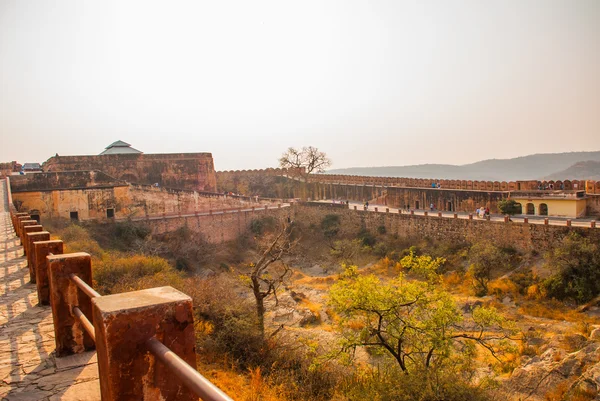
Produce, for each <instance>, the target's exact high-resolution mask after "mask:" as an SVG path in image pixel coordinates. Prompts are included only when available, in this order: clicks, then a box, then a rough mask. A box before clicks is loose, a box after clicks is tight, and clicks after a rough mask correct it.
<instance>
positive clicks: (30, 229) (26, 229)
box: [21, 220, 44, 261]
mask: <svg viewBox="0 0 600 401" xmlns="http://www.w3.org/2000/svg"><path fill="white" fill-rule="evenodd" d="M31 221H35V220H31ZM40 231H44V227H42V226H40V225H39V224H37V221H36V222H35V224H28V225H26V226H23V231H22V232H21V244H22V245H23V255H25V256H27V255H28V254H29V243H28V242H27V234H29V233H37V232H40ZM28 261H29V259H28Z"/></svg>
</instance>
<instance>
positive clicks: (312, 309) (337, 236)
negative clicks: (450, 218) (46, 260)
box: [46, 215, 600, 401]
mask: <svg viewBox="0 0 600 401" xmlns="http://www.w3.org/2000/svg"><path fill="white" fill-rule="evenodd" d="M340 224H341V223H340V219H339V218H336V215H324V216H323V218H322V221H321V222H320V224H306V223H303V219H302V218H301V216H297V218H296V221H295V222H293V223H287V222H285V221H283V222H280V221H277V220H275V219H273V218H262V219H257V220H255V221H253V222H252V224H251V230H250V231H249V232H248V234H247V235H246V236H243V237H241V238H239V239H238V240H237V241H234V242H230V243H227V244H222V245H218V246H217V245H208V244H203V243H202V242H200V241H198V239H197V238H195V237H194V236H193V235H192V234H191V232H190V231H189V230H188V229H187V228H186V227H181V228H180V229H179V230H177V231H176V232H173V233H171V234H169V235H167V236H162V237H152V236H151V235H150V232H149V230H148V229H147V228H146V227H145V226H144V225H143V224H142V223H140V224H137V223H131V222H125V223H116V224H95V223H85V224H70V223H69V222H48V223H47V224H46V225H47V226H48V227H49V228H50V231H51V232H53V233H55V235H56V236H57V237H59V238H62V239H63V240H64V241H65V243H66V248H67V249H66V251H67V252H75V251H84V252H89V253H91V254H92V257H93V273H94V286H95V288H97V289H98V291H99V292H101V293H103V294H109V293H116V292H124V291H132V290H138V289H142V288H149V287H155V286H161V285H171V286H173V287H175V288H177V289H179V290H181V291H183V292H184V293H186V294H188V295H190V296H191V297H192V299H193V304H194V311H195V322H196V323H195V328H196V338H197V355H198V359H197V360H198V366H199V370H200V371H201V373H202V374H204V375H205V376H207V377H208V378H209V379H210V380H211V381H213V382H214V383H215V384H217V385H218V386H219V387H221V388H222V389H223V390H224V391H226V392H227V393H229V394H231V395H232V396H233V398H234V399H236V400H242V401H254V400H266V401H270V400H284V401H285V400H290V401H292V400H294V401H296V400H297V401H308V400H323V401H325V400H337V401H345V400H348V401H349V400H365V399H373V400H390V401H391V400H424V401H442V400H445V401H463V400H464V401H471V400H473V401H478V400H481V401H485V400H490V401H491V400H496V399H503V400H515V401H516V400H520V399H525V398H527V399H528V400H533V401H542V400H543V401H559V400H570V401H585V400H593V399H594V397H595V394H596V393H597V390H598V386H596V384H594V383H596V382H595V381H594V380H598V378H600V373H599V372H600V319H599V318H598V315H599V314H600V313H599V311H598V309H597V308H595V307H594V306H589V307H588V311H587V312H583V313H582V312H577V311H576V308H577V305H578V304H580V303H584V302H588V301H589V300H591V299H593V298H594V297H596V296H598V295H599V293H600V287H598V286H597V283H598V282H600V277H596V275H597V273H596V272H598V271H600V249H599V248H598V245H597V244H595V243H591V242H589V241H587V240H586V238H583V237H580V236H577V235H571V236H569V237H567V238H566V239H565V241H564V243H563V244H562V245H561V246H560V247H557V248H556V249H555V250H554V251H553V252H551V253H549V254H548V255H538V254H537V253H536V252H529V253H523V252H518V251H516V250H515V249H513V248H499V247H497V246H496V245H494V244H493V243H490V242H488V241H486V240H485V239H482V241H481V242H478V243H475V244H470V243H452V242H444V241H434V240H432V239H428V238H415V239H413V240H408V239H401V238H398V237H396V236H394V235H391V234H388V233H387V232H386V230H385V227H383V226H382V227H380V228H379V229H377V230H375V232H369V231H367V230H365V229H364V228H361V229H360V230H358V231H357V232H356V233H352V234H348V235H344V236H343V235H341V232H342V230H341V229H340V228H341V227H340ZM281 230H284V231H281ZM282 232H285V233H287V234H289V235H287V238H289V241H288V244H289V246H286V247H283V248H282V249H285V250H286V252H284V253H282V255H283V256H282V258H280V259H276V260H275V262H274V263H272V264H271V265H270V266H269V268H268V269H267V270H266V271H265V272H264V274H261V276H260V277H259V279H261V280H263V279H264V283H275V284H276V291H275V293H273V294H271V295H269V296H267V297H266V298H265V303H264V307H265V310H266V314H265V320H264V331H263V330H262V327H261V325H260V322H259V319H258V316H257V313H256V303H255V299H254V297H253V295H252V291H251V290H250V289H249V287H248V278H249V277H251V275H250V274H251V272H252V271H253V268H254V267H255V266H256V263H257V261H259V260H260V259H261V255H263V252H264V251H265V249H269V248H268V247H269V246H271V245H272V244H273V239H274V238H282V237H281V236H280V234H281V233H282ZM271 249H273V248H271ZM259 263H260V262H259ZM286 269H289V271H290V274H289V275H284V276H283V277H284V279H283V280H282V281H281V282H276V281H274V280H273V279H274V277H278V272H281V271H286ZM250 288H252V287H250ZM265 289H266V288H265V287H263V290H265Z"/></svg>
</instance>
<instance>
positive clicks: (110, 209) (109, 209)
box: [106, 207, 115, 219]
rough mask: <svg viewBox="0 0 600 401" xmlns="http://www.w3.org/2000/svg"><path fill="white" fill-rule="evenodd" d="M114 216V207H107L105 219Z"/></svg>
mask: <svg viewBox="0 0 600 401" xmlns="http://www.w3.org/2000/svg"><path fill="white" fill-rule="evenodd" d="M114 217H115V209H114V208H112V207H111V208H108V209H106V218H107V219H112V218H114Z"/></svg>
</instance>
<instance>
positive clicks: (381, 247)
mask: <svg viewBox="0 0 600 401" xmlns="http://www.w3.org/2000/svg"><path fill="white" fill-rule="evenodd" d="M373 253H374V254H375V256H377V257H380V258H383V257H384V256H385V255H387V253H388V247H387V245H386V244H385V243H383V242H378V243H377V244H375V246H374V247H373Z"/></svg>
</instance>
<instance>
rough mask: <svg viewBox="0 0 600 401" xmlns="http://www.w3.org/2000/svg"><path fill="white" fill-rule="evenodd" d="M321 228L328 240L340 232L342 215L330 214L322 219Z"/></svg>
mask: <svg viewBox="0 0 600 401" xmlns="http://www.w3.org/2000/svg"><path fill="white" fill-rule="evenodd" d="M321 230H322V231H323V235H324V236H325V238H327V239H328V240H330V239H332V238H334V237H335V236H337V235H338V233H339V232H340V216H339V215H337V214H328V215H325V217H323V219H322V220H321Z"/></svg>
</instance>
